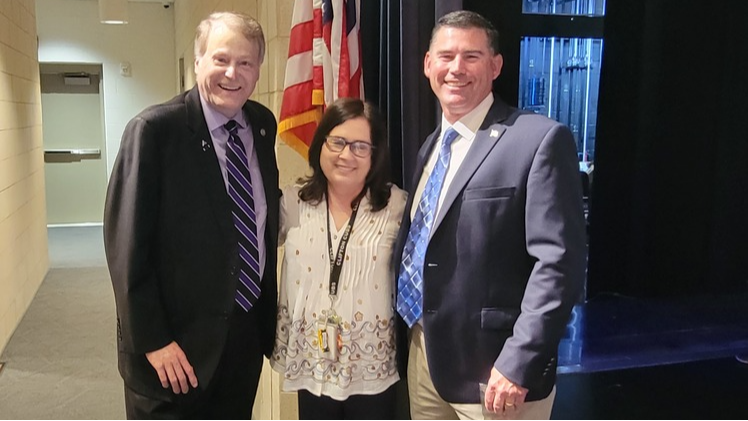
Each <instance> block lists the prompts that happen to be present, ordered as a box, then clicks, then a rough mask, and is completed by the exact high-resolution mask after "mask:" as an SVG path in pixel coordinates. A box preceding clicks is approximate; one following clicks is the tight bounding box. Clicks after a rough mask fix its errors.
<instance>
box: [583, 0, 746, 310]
mask: <svg viewBox="0 0 748 421" xmlns="http://www.w3.org/2000/svg"><path fill="white" fill-rule="evenodd" d="M607 9H608V10H607V16H606V18H605V41H604V42H605V44H604V52H603V68H602V74H601V83H600V85H601V87H600V103H599V114H598V115H599V117H598V143H597V159H596V162H595V175H594V181H593V186H592V197H591V210H590V255H589V271H588V284H587V291H588V298H593V297H595V296H596V295H599V294H604V293H617V294H623V295H628V296H635V297H670V296H687V295H696V294H720V293H733V292H744V291H746V290H748V275H746V271H745V269H744V268H743V264H744V263H745V262H746V261H747V260H748V247H747V246H746V241H747V240H748V224H746V221H745V218H746V216H747V215H748V106H746V101H747V100H748V80H747V79H746V76H745V72H746V70H748V45H747V44H746V40H748V26H747V25H745V17H746V16H748V4H746V3H745V2H731V1H727V0H719V1H707V0H698V1H697V0H692V1H687V2H684V1H676V0H669V1H665V0H661V1H645V0H625V1H609V2H607Z"/></svg>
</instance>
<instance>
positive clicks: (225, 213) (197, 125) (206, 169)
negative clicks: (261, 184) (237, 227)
mask: <svg viewBox="0 0 748 421" xmlns="http://www.w3.org/2000/svg"><path fill="white" fill-rule="evenodd" d="M185 103H186V108H187V125H188V126H189V128H190V130H191V132H192V137H191V138H190V146H189V147H190V148H191V149H193V150H195V151H198V152H197V161H198V162H199V165H198V168H196V170H197V171H199V172H200V177H198V179H199V180H200V181H201V182H202V185H203V188H204V189H205V191H206V193H207V195H208V197H209V198H210V203H208V204H206V205H207V206H210V207H211V208H212V209H213V213H214V214H215V217H216V221H217V222H218V225H219V226H220V227H221V230H222V231H223V232H224V238H232V237H233V235H234V225H233V219H232V217H231V204H230V203H229V197H228V194H226V184H225V183H224V181H223V174H222V173H221V167H220V165H218V158H217V157H216V151H215V147H214V145H213V139H212V138H211V137H210V131H208V125H207V124H206V123H205V115H204V114H203V109H202V105H201V104H200V96H199V93H198V90H197V87H195V88H193V89H192V90H191V91H189V92H188V93H187V97H186V98H185Z"/></svg>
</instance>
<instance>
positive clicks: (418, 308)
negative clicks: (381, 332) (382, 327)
mask: <svg viewBox="0 0 748 421" xmlns="http://www.w3.org/2000/svg"><path fill="white" fill-rule="evenodd" d="M457 134H458V133H457V132H456V131H455V130H454V129H452V128H450V129H449V130H447V131H446V132H445V133H444V139H443V140H442V146H441V148H440V149H439V156H438V158H437V160H436V165H434V169H433V171H431V174H430V175H429V178H428V180H427V181H426V186H425V188H424V189H423V195H422V196H421V201H420V202H419V203H418V208H417V209H416V214H415V216H414V217H413V222H412V223H411V224H410V230H409V231H408V239H407V240H406V241H405V248H404V249H403V259H402V264H401V266H400V275H399V276H398V278H397V312H398V313H400V315H401V316H402V317H403V320H405V323H407V324H408V327H413V325H414V324H415V323H416V322H417V321H418V320H419V319H420V318H421V315H422V313H423V263H424V259H425V258H426V246H427V245H428V242H429V234H430V233H431V227H432V226H433V225H434V218H435V217H436V212H437V205H438V203H439V195H440V194H441V191H442V185H443V184H444V176H445V175H446V174H447V168H448V167H449V158H450V156H451V155H452V150H451V146H452V142H453V141H454V140H455V139H456V138H457Z"/></svg>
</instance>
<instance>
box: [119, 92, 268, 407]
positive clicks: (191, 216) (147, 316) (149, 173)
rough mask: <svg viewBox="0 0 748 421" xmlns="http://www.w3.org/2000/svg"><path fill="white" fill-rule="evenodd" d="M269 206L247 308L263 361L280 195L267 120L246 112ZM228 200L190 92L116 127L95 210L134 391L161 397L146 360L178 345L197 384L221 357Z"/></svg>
mask: <svg viewBox="0 0 748 421" xmlns="http://www.w3.org/2000/svg"><path fill="white" fill-rule="evenodd" d="M244 113H245V115H246V119H247V121H248V122H249V123H250V124H251V126H252V131H253V135H254V147H255V151H256V153H257V158H258V161H259V164H260V170H261V173H262V182H263V185H264V189H265V195H266V199H267V209H268V210H267V225H266V230H265V233H264V238H265V247H266V262H265V271H264V276H263V279H262V294H261V297H260V299H259V302H258V303H257V304H256V305H255V310H253V311H257V315H258V320H259V321H260V322H259V323H260V329H261V332H262V333H261V335H260V337H258V338H257V340H259V341H261V346H262V349H263V351H264V353H265V355H268V356H269V355H270V352H271V351H272V347H273V339H274V336H275V320H276V317H275V314H276V301H277V292H276V291H277V288H276V284H277V280H276V262H277V244H278V241H277V232H278V211H279V198H280V190H279V188H278V168H277V164H276V160H275V150H274V143H275V135H276V121H275V118H274V116H273V115H272V113H271V112H270V111H269V110H268V109H267V108H265V107H264V106H262V105H260V104H259V103H256V102H253V101H247V103H246V104H245V106H244ZM230 206H231V199H230V198H229V196H228V194H227V193H226V187H225V183H224V179H223V176H222V174H221V169H220V166H219V164H218V159H217V157H216V154H215V148H214V147H213V144H212V140H211V137H210V133H209V131H208V128H207V124H206V123H205V117H204V115H203V111H202V106H201V103H200V97H199V93H198V90H197V88H194V89H192V90H191V91H189V92H187V93H184V94H181V95H178V96H176V97H175V98H173V99H172V100H170V101H169V102H167V103H164V104H159V105H155V106H152V107H150V108H148V109H146V110H144V111H143V112H141V113H140V114H139V115H137V116H136V117H135V118H133V119H132V120H131V121H130V122H129V124H128V125H127V127H126V128H125V131H124V134H123V137H122V143H121V146H120V151H119V154H118V156H117V160H116V162H115V164H114V168H113V171H112V175H111V178H110V181H109V188H108V191H107V198H106V206H105V211H104V240H105V241H104V242H105V248H106V256H107V262H108V264H109V272H110V274H111V278H112V284H113V286H114V295H115V300H116V305H117V345H118V351H119V370H120V373H121V374H122V377H123V378H124V380H125V383H126V384H127V385H128V386H129V387H130V388H132V389H133V390H135V391H136V392H138V393H141V394H144V395H146V396H151V397H157V398H161V399H167V400H170V399H172V398H173V393H172V392H171V390H170V389H163V388H162V387H161V385H160V382H159V381H158V376H157V375H156V372H155V370H154V369H153V368H152V367H151V365H150V364H149V363H148V361H147V360H146V358H145V353H146V352H149V351H153V350H156V349H159V348H162V347H164V346H166V345H167V344H169V343H170V342H171V341H176V342H177V343H178V344H179V345H180V346H181V347H182V349H183V350H184V352H185V353H186V355H187V358H188V359H189V361H190V363H191V364H192V366H193V367H194V369H195V372H196V375H197V378H198V381H199V387H200V388H205V387H206V386H207V385H208V384H209V383H210V380H211V378H212V376H213V373H214V371H215V369H216V366H217V364H218V361H219V358H220V356H221V353H222V351H223V346H224V343H225V339H226V334H227V331H228V326H229V324H228V322H229V316H230V315H231V313H232V311H233V309H234V306H235V303H234V294H235V291H236V287H237V283H238V282H239V280H238V270H237V265H238V250H237V238H236V233H235V230H234V225H233V220H232V215H231V207H230Z"/></svg>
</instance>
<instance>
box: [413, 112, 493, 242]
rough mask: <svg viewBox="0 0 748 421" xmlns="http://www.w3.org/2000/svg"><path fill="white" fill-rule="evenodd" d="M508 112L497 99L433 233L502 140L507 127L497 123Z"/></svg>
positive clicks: (475, 140)
mask: <svg viewBox="0 0 748 421" xmlns="http://www.w3.org/2000/svg"><path fill="white" fill-rule="evenodd" d="M507 112H508V108H507V106H506V104H504V103H503V102H501V100H499V99H498V98H496V99H495V100H494V103H493V105H492V106H491V109H490V110H489V111H488V114H487V115H486V118H485V119H484V120H483V124H481V127H480V129H478V132H477V133H476V134H475V139H474V140H473V144H472V145H471V146H470V150H469V151H468V153H467V155H466V156H465V160H464V161H462V165H461V166H460V169H459V170H458V171H457V173H456V174H455V177H454V179H452V183H451V184H450V185H449V189H448V190H447V193H446V195H445V196H444V202H443V203H442V205H441V207H440V208H439V212H438V214H437V215H436V219H435V220H434V226H433V227H432V228H431V232H435V231H436V230H437V228H439V224H440V223H441V222H442V221H443V220H444V216H445V215H446V214H447V213H448V211H449V208H451V207H452V205H453V204H454V201H455V199H457V196H459V194H460V192H461V191H462V190H463V189H464V188H465V186H466V185H467V183H468V181H470V179H471V178H472V177H473V174H475V172H476V171H477V170H478V168H480V166H481V164H482V163H483V161H484V160H485V159H486V157H487V156H488V154H489V153H491V150H492V149H493V148H494V146H496V144H497V143H498V142H499V139H501V136H502V135H503V134H504V132H505V131H506V127H505V126H504V125H501V124H497V123H498V122H500V121H504V120H505V119H506V115H507ZM421 169H422V170H421V171H423V167H421Z"/></svg>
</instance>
